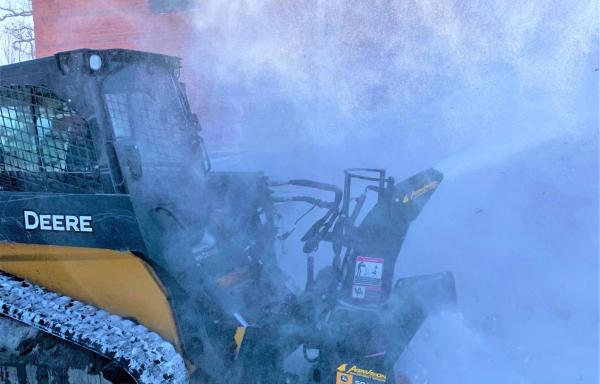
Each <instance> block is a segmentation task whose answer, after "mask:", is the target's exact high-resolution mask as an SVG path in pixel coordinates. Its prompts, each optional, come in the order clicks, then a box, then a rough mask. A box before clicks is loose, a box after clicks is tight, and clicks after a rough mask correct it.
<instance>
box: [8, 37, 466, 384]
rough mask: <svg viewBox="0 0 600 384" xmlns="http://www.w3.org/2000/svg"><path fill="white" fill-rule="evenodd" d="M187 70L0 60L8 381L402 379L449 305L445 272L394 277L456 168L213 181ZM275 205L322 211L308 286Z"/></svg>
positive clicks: (98, 56)
mask: <svg viewBox="0 0 600 384" xmlns="http://www.w3.org/2000/svg"><path fill="white" fill-rule="evenodd" d="M179 70H180V61H179V59H177V58H173V57H168V56H163V55H158V54H151V53H144V52H135V51H127V50H120V49H112V50H100V51H98V50H88V49H83V50H77V51H71V52H63V53H58V54H56V55H55V56H53V57H47V58H42V59H37V60H33V61H29V62H24V63H19V64H12V65H8V66H4V67H0V141H1V143H0V314H1V315H0V381H2V380H4V382H11V383H12V382H14V383H45V382H49V383H53V382H54V383H85V382H107V381H110V382H115V383H130V382H137V383H144V384H145V383H188V382H191V383H250V384H253V383H254V384H270V383H273V384H279V383H332V384H333V383H344V384H351V383H354V384H363V383H369V384H372V383H377V384H384V383H396V381H395V380H396V379H395V377H394V373H393V364H394V362H395V361H396V360H397V358H398V357H399V356H400V354H401V353H402V351H403V350H404V348H405V346H406V345H407V343H408V342H409V341H410V340H411V338H412V337H413V335H414V334H415V333H416V332H417V330H418V328H419V327H420V325H421V324H422V322H423V321H424V320H425V318H426V317H427V315H428V314H429V313H431V312H432V311H436V310H440V309H443V308H445V307H446V306H448V305H452V303H453V302H454V301H455V290H454V282H453V279H452V276H451V274H449V273H440V274H433V275H428V276H418V277H411V278H406V279H400V280H398V281H394V268H395V265H396V259H397V256H398V253H399V251H400V248H401V246H402V243H403V241H404V238H405V235H406V233H407V230H408V227H409V225H410V223H411V221H413V220H414V219H415V218H416V217H417V216H418V215H419V213H420V211H421V209H422V208H423V206H424V205H425V203H426V202H427V201H428V200H429V198H430V197H431V195H432V193H433V192H434V191H435V190H436V188H437V187H438V185H439V183H440V182H441V180H442V175H441V174H440V173H439V172H437V171H435V170H433V169H430V170H426V171H424V172H421V173H419V174H417V175H415V176H413V177H411V178H409V179H407V180H405V181H402V182H396V181H395V180H394V179H393V178H392V177H389V176H388V175H386V173H385V171H383V170H378V169H348V170H346V171H345V173H344V184H343V187H342V188H338V187H337V186H336V185H333V184H325V183H321V182H316V181H311V180H301V179H296V180H290V181H286V182H275V181H271V180H269V179H268V178H267V177H265V176H264V175H263V174H261V173H259V172H256V173H239V172H213V171H211V166H210V160H209V158H208V156H207V153H206V151H205V149H204V145H203V142H202V138H201V136H200V126H199V124H198V121H197V119H196V117H195V115H194V114H192V113H191V112H190V108H189V105H188V102H187V97H186V93H185V88H184V86H183V84H182V83H180V82H179V79H178V74H179ZM283 190H285V191H290V190H293V191H297V193H292V194H284V193H283ZM325 195H330V196H331V197H330V198H328V199H324V198H322V196H325ZM369 202H372V203H369ZM281 204H305V205H306V206H307V208H315V209H317V210H321V211H322V212H323V215H322V217H321V218H320V219H319V220H317V221H316V222H314V224H312V225H311V226H310V228H309V229H308V231H307V232H306V233H305V234H304V235H303V237H302V242H303V249H302V251H303V253H304V254H306V256H305V257H306V260H307V268H306V274H307V284H306V288H305V289H304V290H302V291H300V292H299V291H294V290H292V289H290V288H289V284H288V277H287V276H286V274H285V273H283V271H282V270H281V269H280V266H279V265H278V263H277V260H278V258H277V255H276V252H275V243H276V240H277V241H279V240H278V239H282V238H284V237H285V236H286V234H285V233H284V232H283V230H282V229H281V228H279V226H278V224H277V217H278V213H277V208H278V207H279V206H280V205H281ZM324 245H327V247H328V248H330V251H329V254H330V262H329V263H328V264H329V266H328V267H326V268H324V269H321V270H319V271H315V270H314V257H316V255H317V249H318V248H319V247H320V246H321V247H322V246H324ZM318 255H323V252H319V253H318ZM320 257H322V256H320ZM303 273H304V271H303ZM292 355H298V356H303V358H304V359H306V360H307V366H308V368H307V369H305V370H304V371H303V372H304V373H298V372H292V370H290V369H288V365H289V364H288V363H286V361H289V359H290V356H292ZM93 378H96V379H97V381H90V380H93Z"/></svg>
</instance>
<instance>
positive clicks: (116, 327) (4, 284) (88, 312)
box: [0, 271, 188, 384]
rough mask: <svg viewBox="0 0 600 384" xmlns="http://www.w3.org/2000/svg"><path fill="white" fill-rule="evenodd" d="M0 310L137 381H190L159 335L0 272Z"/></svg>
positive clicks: (179, 383) (177, 383) (169, 383)
mask: <svg viewBox="0 0 600 384" xmlns="http://www.w3.org/2000/svg"><path fill="white" fill-rule="evenodd" d="M0 313H2V314H3V315H6V316H8V317H10V318H13V319H15V320H18V321H20V322H22V323H25V324H27V325H29V326H32V327H35V328H37V329H40V330H42V331H44V332H48V333H51V334H53V335H55V336H57V337H60V338H61V339H64V340H68V341H70V342H72V343H75V344H77V345H79V346H81V347H83V348H87V349H89V350H91V351H93V352H95V353H98V354H100V355H102V356H104V357H106V358H108V359H111V360H113V361H115V362H116V363H118V364H119V365H120V366H121V367H123V368H124V369H125V370H126V371H127V372H129V374H130V375H131V376H132V377H133V378H134V379H135V380H136V381H137V382H138V383H140V384H154V383H167V384H184V383H188V377H187V370H186V368H185V364H184V362H183V359H182V358H181V356H180V355H179V354H178V353H177V351H176V350H175V348H173V346H172V345H171V344H170V343H168V342H167V341H165V340H163V339H162V338H161V337H160V336H159V335H158V334H156V333H154V332H151V331H149V330H148V329H147V328H146V327H144V326H142V325H138V324H135V323H134V322H132V321H129V320H125V319H123V318H121V317H119V316H116V315H111V314H109V313H107V312H106V311H103V310H100V309H97V308H95V307H92V306H91V305H86V304H84V303H81V302H79V301H76V300H73V299H71V298H69V297H66V296H62V295H59V294H57V293H54V292H51V291H48V290H47V289H45V288H43V287H40V286H38V285H35V284H32V283H29V282H27V281H24V280H22V279H19V278H17V277H14V276H12V275H10V274H7V273H4V272H1V271H0ZM57 358H59V359H60V357H59V356H57Z"/></svg>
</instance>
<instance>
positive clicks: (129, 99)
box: [105, 92, 191, 166]
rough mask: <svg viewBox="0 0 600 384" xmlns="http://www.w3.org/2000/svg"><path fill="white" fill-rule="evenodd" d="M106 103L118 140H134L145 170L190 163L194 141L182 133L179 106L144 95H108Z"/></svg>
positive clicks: (139, 93) (132, 93)
mask: <svg viewBox="0 0 600 384" xmlns="http://www.w3.org/2000/svg"><path fill="white" fill-rule="evenodd" d="M105 99H106V106H107V109H108V113H109V116H110V119H111V122H112V125H113V129H114V132H115V136H116V137H117V138H131V139H133V140H134V142H135V144H136V146H137V147H138V148H139V149H140V156H141V157H142V163H143V164H144V166H155V165H168V164H185V163H187V162H189V152H186V151H185V148H187V147H189V140H191V137H189V135H186V134H185V132H183V131H181V130H180V126H181V122H180V121H178V119H177V117H178V116H180V115H179V114H178V113H177V112H176V111H174V109H175V108H176V106H172V105H171V104H170V103H168V102H165V101H163V102H162V103H159V102H157V101H155V100H154V99H153V97H152V96H150V95H148V94H146V93H141V92H131V93H128V94H126V93H107V94H105ZM186 140H187V141H188V142H186Z"/></svg>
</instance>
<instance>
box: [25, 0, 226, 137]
mask: <svg viewBox="0 0 600 384" xmlns="http://www.w3.org/2000/svg"><path fill="white" fill-rule="evenodd" d="M198 1H199V0H33V2H32V5H33V21H34V29H35V40H36V42H35V43H36V56H37V57H43V56H49V55H53V54H54V53H56V52H60V51H66V50H71V49H78V48H97V49H102V48H126V49H136V50H141V51H150V52H157V53H164V54H168V55H173V56H178V57H181V58H183V71H182V77H183V81H184V82H185V83H187V85H188V90H189V91H188V95H189V97H190V103H191V107H192V110H194V111H195V112H197V113H198V114H199V115H200V117H201V119H204V121H206V120H208V119H216V117H215V113H213V112H211V111H206V110H205V109H206V107H204V108H203V103H202V100H201V99H202V97H203V96H202V94H203V89H202V87H201V86H199V84H201V83H202V82H201V81H200V80H199V79H198V76H195V75H194V73H193V72H192V70H191V65H187V66H186V63H188V64H189V63H191V61H192V60H191V59H190V60H186V58H188V57H190V55H191V52H190V48H189V47H191V46H193V45H194V44H193V43H192V42H193V41H197V36H196V33H195V31H194V26H193V18H194V9H195V5H196V4H197V2H198ZM218 130H219V131H220V132H215V129H207V130H206V131H205V137H207V138H208V139H209V141H213V142H215V144H217V145H219V146H223V142H224V141H225V140H224V139H223V137H222V136H224V135H225V136H228V135H227V134H225V133H224V130H223V129H218Z"/></svg>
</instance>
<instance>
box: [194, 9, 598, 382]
mask: <svg viewBox="0 0 600 384" xmlns="http://www.w3.org/2000/svg"><path fill="white" fill-rule="evenodd" d="M195 17H196V27H197V32H198V34H199V37H200V38H199V39H198V43H197V46H194V47H191V49H192V50H193V51H192V52H193V53H194V54H195V56H196V59H195V60H193V62H192V63H188V65H189V64H191V65H192V66H193V67H194V70H195V71H196V72H197V73H198V74H199V76H200V77H201V78H202V79H203V82H204V84H205V86H206V87H205V89H203V90H202V93H203V94H204V95H205V97H206V102H207V104H208V108H209V109H213V110H219V111H221V113H220V114H219V122H218V123H215V122H214V121H213V120H209V122H208V124H204V129H205V130H211V129H219V126H220V125H227V127H229V129H232V130H233V131H234V132H236V133H237V134H238V137H239V139H238V140H237V142H235V143H234V147H235V149H237V150H239V151H240V152H241V153H242V154H241V155H240V156H239V157H237V158H234V159H230V160H228V161H217V162H216V163H215V167H216V168H217V169H245V170H254V169H262V170H264V172H265V173H266V174H268V175H270V177H272V178H276V179H284V178H292V177H309V178H315V179H318V180H321V181H329V182H333V183H336V184H338V185H340V184H341V182H342V170H343V169H344V168H347V167H357V166H364V167H381V168H386V169H388V170H389V172H390V173H391V174H393V175H394V176H396V178H397V179H403V178H405V177H408V176H410V175H411V174H413V173H416V172H418V171H420V170H422V169H425V168H428V167H431V166H433V167H436V168H437V169H439V170H440V171H442V172H444V174H445V176H446V177H445V179H444V181H443V182H442V185H441V186H440V188H439V189H438V190H437V191H436V194H435V195H434V197H433V198H432V199H431V201H430V202H429V204H428V206H427V207H426V208H425V210H424V211H423V213H422V214H421V216H420V217H419V218H418V219H417V221H416V222H415V223H414V224H413V226H412V228H411V229H410V231H409V233H408V238H407V241H406V243H405V245H404V248H403V250H402V251H401V254H400V257H399V262H398V265H397V268H396V276H397V277H402V276H410V275H414V274H421V273H433V272H437V271H445V270H449V271H452V272H453V274H454V276H455V279H456V282H457V291H458V299H459V308H458V311H457V312H456V313H449V314H444V315H441V316H439V317H436V318H432V319H430V320H428V322H427V324H426V325H425V326H424V327H423V329H422V331H421V332H420V333H419V334H418V335H417V337H416V338H415V339H414V340H413V343H412V344H411V346H410V348H409V351H407V353H406V354H405V355H404V356H403V358H402V359H401V361H399V362H398V367H399V369H400V370H402V371H404V372H406V374H407V375H408V376H409V377H410V378H411V379H412V380H413V383H415V384H417V383H442V382H443V383H447V382H461V383H492V384H493V383H506V382H510V383H542V382H544V383H590V384H594V383H597V382H598V362H599V360H598V358H599V357H598V319H599V318H598V302H599V297H598V213H599V210H598V185H599V184H598V105H599V104H598V67H599V64H598V4H597V2H595V1H577V2H572V1H558V0H552V1H551V0H537V1H531V0H529V1H522V2H518V3H515V2H510V3H509V2H505V1H498V0H489V1H477V0H473V1H469V2H464V1H453V0H437V1H373V2H349V1H300V2H294V3H293V4H290V3H285V4H283V3H280V2H271V1H240V0H234V1H207V2H205V3H203V4H202V5H201V6H199V8H198V10H197V12H196V16H195ZM199 117H200V120H201V121H202V116H199ZM208 146H209V150H210V143H208ZM292 240H293V239H292ZM295 246H297V245H294V244H289V245H288V246H287V248H286V249H288V253H287V254H286V255H284V256H283V262H284V266H285V267H286V269H287V270H288V271H289V272H290V273H293V274H294V276H301V274H299V273H297V271H298V270H303V269H300V268H303V259H302V257H301V255H298V254H296V253H295V252H293V251H290V249H294V247H295ZM318 262H319V263H321V264H320V265H325V264H326V263H327V262H328V260H327V256H323V258H322V259H320V260H318ZM294 272H295V273H294ZM296 278H297V279H298V284H299V285H300V286H302V284H303V280H302V277H296Z"/></svg>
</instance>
